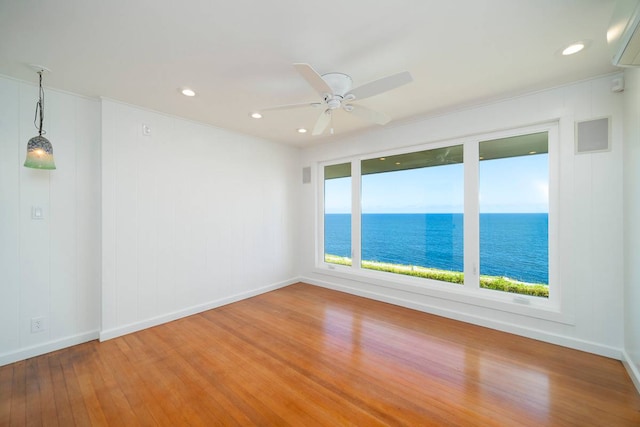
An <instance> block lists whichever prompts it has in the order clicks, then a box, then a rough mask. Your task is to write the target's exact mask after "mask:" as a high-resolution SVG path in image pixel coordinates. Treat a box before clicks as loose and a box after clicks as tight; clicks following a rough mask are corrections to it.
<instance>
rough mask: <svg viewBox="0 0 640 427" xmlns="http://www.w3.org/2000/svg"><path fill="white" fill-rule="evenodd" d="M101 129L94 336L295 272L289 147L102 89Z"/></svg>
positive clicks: (204, 305) (286, 280) (294, 174)
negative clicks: (112, 97)
mask: <svg viewBox="0 0 640 427" xmlns="http://www.w3.org/2000/svg"><path fill="white" fill-rule="evenodd" d="M143 124H145V125H147V126H149V128H150V129H151V135H149V136H144V135H143V134H142V125H143ZM102 129H103V134H102V160H103V166H102V173H103V174H102V197H103V199H102V200H103V238H102V239H103V240H102V272H103V276H102V277H103V281H102V331H101V334H100V337H101V339H108V338H112V337H114V336H118V335H122V334H124V333H128V332H131V331H134V330H138V329H141V328H144V327H148V326H151V325H155V324H158V323H162V322H165V321H169V320H172V319H175V318H177V317H181V316H185V315H188V314H191V313H195V312H198V311H202V310H206V309H209V308H212V307H216V306H218V305H221V304H224V303H228V302H231V301H235V300H238V299H242V298H245V297H248V296H251V295H255V294H257V293H261V292H264V291H267V290H269V289H274V288H277V287H280V286H284V285H287V284H290V283H293V282H294V281H295V280H296V277H297V276H298V272H297V269H296V243H297V242H296V240H295V232H296V230H297V223H296V217H297V212H296V209H297V208H298V206H297V193H298V191H299V182H300V180H301V175H300V173H299V170H298V168H297V165H298V154H299V153H298V150H297V149H295V148H293V147H287V146H284V145H279V144H275V143H272V142H268V141H265V140H261V139H257V138H253V137H247V136H241V135H239V134H236V133H233V132H229V131H225V130H221V129H217V128H213V127H210V126H205V125H201V124H197V123H193V122H190V121H186V120H182V119H179V118H174V117H168V116H165V115H162V114H158V113H155V112H150V111H146V110H142V109H139V108H136V107H132V106H127V105H123V104H120V103H116V102H112V101H108V100H104V101H103V103H102Z"/></svg>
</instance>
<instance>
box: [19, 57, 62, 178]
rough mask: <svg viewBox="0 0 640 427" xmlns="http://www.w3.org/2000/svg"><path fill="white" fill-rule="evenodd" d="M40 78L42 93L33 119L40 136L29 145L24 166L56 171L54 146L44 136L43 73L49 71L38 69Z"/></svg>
mask: <svg viewBox="0 0 640 427" xmlns="http://www.w3.org/2000/svg"><path fill="white" fill-rule="evenodd" d="M38 68H39V69H38V76H39V77H40V92H39V97H38V103H37V104H36V113H35V116H34V118H33V124H34V125H35V127H36V128H37V129H38V136H34V137H33V138H31V139H30V140H29V143H28V144H27V159H26V160H25V162H24V166H25V167H27V168H34V169H49V170H51V169H55V168H56V165H55V163H54V162H53V146H52V145H51V143H50V142H49V140H48V139H47V138H45V137H44V136H42V134H43V133H45V134H46V133H47V132H45V131H43V130H42V123H43V122H44V90H43V89H42V73H43V72H45V71H48V70H47V69H46V68H44V67H38Z"/></svg>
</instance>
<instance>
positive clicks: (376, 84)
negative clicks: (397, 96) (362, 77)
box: [346, 71, 413, 99]
mask: <svg viewBox="0 0 640 427" xmlns="http://www.w3.org/2000/svg"><path fill="white" fill-rule="evenodd" d="M412 81H413V77H411V73H409V72H408V71H403V72H402V73H398V74H394V75H392V76H387V77H383V78H381V79H378V80H374V81H372V82H369V83H366V84H363V85H362V86H358V87H357V88H355V89H353V90H352V91H350V92H349V93H348V94H347V95H346V96H347V97H348V96H349V95H353V96H354V97H355V98H354V99H365V98H369V97H370V96H375V95H378V94H381V93H383V92H386V91H389V90H391V89H395V88H397V87H400V86H402V85H406V84H407V83H411V82H412Z"/></svg>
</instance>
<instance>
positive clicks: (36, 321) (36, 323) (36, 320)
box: [31, 317, 46, 334]
mask: <svg viewBox="0 0 640 427" xmlns="http://www.w3.org/2000/svg"><path fill="white" fill-rule="evenodd" d="M45 329H46V325H45V323H44V317H32V318H31V333H32V334H35V333H36V332H42V331H44V330H45Z"/></svg>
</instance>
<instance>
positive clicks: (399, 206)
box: [361, 145, 464, 283]
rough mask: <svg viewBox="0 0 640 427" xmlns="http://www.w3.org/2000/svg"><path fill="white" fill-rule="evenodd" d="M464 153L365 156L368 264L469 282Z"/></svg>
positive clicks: (451, 150) (444, 150)
mask: <svg viewBox="0 0 640 427" xmlns="http://www.w3.org/2000/svg"><path fill="white" fill-rule="evenodd" d="M462 152H463V149H462V145H457V146H452V147H446V148H439V149H434V150H425V151H419V152H415V153H407V154H400V155H395V156H387V157H376V158H372V159H365V160H362V162H361V170H362V186H361V188H362V190H361V191H362V217H361V227H362V229H361V230H362V231H361V232H362V264H361V265H362V268H366V269H372V270H381V271H386V272H392V273H399V274H405V275H411V276H418V277H424V278H430V279H435V280H441V281H445V282H453V283H462V282H463V279H464V275H463V259H464V253H463V213H462V212H463V205H464V191H463V189H464V169H463V164H462Z"/></svg>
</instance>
